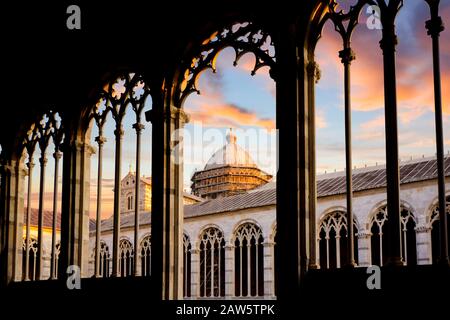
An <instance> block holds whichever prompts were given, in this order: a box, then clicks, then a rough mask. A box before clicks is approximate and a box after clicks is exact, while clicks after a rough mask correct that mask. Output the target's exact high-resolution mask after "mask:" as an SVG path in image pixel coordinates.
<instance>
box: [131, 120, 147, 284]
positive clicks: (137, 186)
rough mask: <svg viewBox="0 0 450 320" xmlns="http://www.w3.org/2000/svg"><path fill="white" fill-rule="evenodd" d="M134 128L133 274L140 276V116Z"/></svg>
mask: <svg viewBox="0 0 450 320" xmlns="http://www.w3.org/2000/svg"><path fill="white" fill-rule="evenodd" d="M133 128H134V129H135V130H136V178H135V192H134V269H133V274H134V275H135V276H140V274H141V267H140V260H141V259H139V253H140V250H139V227H140V226H139V208H140V206H139V205H140V203H139V202H140V191H141V133H142V130H144V129H145V126H144V125H143V124H142V123H141V121H140V117H139V118H138V121H137V122H136V123H135V124H134V125H133Z"/></svg>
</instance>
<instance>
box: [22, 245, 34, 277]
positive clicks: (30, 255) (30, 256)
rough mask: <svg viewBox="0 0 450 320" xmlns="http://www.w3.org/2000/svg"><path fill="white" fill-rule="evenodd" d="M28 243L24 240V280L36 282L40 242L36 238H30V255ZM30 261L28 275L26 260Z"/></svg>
mask: <svg viewBox="0 0 450 320" xmlns="http://www.w3.org/2000/svg"><path fill="white" fill-rule="evenodd" d="M26 243H27V241H26V239H23V247H22V249H23V251H22V279H24V280H36V261H37V258H38V242H37V240H36V239H34V238H30V242H29V245H28V255H27V254H26V251H27V249H26V248H27V245H26ZM27 257H28V259H29V262H28V274H27V273H26V270H27V269H26V268H25V266H26V264H27V263H26V259H27Z"/></svg>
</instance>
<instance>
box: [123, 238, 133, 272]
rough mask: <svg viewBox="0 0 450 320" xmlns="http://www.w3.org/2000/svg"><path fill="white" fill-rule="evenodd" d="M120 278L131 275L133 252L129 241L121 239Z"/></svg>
mask: <svg viewBox="0 0 450 320" xmlns="http://www.w3.org/2000/svg"><path fill="white" fill-rule="evenodd" d="M119 259H120V264H119V266H120V273H119V274H120V276H122V277H128V276H131V275H132V274H133V265H134V264H133V263H134V250H133V245H132V244H131V242H130V241H129V240H126V239H122V240H121V241H120V244H119Z"/></svg>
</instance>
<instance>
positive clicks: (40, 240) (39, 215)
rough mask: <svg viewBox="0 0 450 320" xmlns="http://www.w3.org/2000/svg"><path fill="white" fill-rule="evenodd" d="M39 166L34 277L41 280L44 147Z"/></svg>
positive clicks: (42, 265) (45, 160) (45, 161)
mask: <svg viewBox="0 0 450 320" xmlns="http://www.w3.org/2000/svg"><path fill="white" fill-rule="evenodd" d="M39 163H40V166H41V172H40V180H39V211H38V251H37V256H38V259H37V268H36V269H37V273H36V279H37V280H41V278H42V275H43V268H44V264H43V258H44V257H43V251H44V250H43V248H44V192H45V167H46V165H47V157H46V155H45V149H44V148H42V149H41V158H40V159H39Z"/></svg>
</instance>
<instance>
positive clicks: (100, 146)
mask: <svg viewBox="0 0 450 320" xmlns="http://www.w3.org/2000/svg"><path fill="white" fill-rule="evenodd" d="M98 130H99V133H98V136H97V137H96V138H95V141H96V142H97V144H98V160H97V214H96V218H95V256H94V261H95V268H94V270H95V271H94V276H95V277H97V278H99V277H100V274H101V270H100V250H101V248H100V247H101V242H100V240H101V239H100V238H101V232H102V230H101V229H102V224H101V221H102V216H101V215H102V189H103V188H102V180H103V144H104V143H105V142H106V138H105V137H104V136H103V127H102V126H99V129H98Z"/></svg>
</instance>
